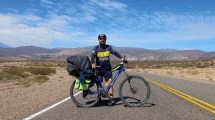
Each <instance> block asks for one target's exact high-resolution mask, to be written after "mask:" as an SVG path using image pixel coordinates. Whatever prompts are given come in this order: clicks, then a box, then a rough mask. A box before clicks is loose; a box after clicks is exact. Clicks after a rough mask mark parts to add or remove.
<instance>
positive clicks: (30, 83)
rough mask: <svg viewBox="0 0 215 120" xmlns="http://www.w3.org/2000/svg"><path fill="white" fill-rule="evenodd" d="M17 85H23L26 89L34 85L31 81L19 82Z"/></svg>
mask: <svg viewBox="0 0 215 120" xmlns="http://www.w3.org/2000/svg"><path fill="white" fill-rule="evenodd" d="M16 84H17V85H23V86H24V87H30V86H31V85H32V81H31V80H30V79H25V80H18V81H17V83H16Z"/></svg>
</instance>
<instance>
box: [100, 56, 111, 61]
mask: <svg viewBox="0 0 215 120" xmlns="http://www.w3.org/2000/svg"><path fill="white" fill-rule="evenodd" d="M107 60H109V58H108V57H100V58H99V61H107Z"/></svg>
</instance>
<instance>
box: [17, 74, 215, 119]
mask: <svg viewBox="0 0 215 120" xmlns="http://www.w3.org/2000/svg"><path fill="white" fill-rule="evenodd" d="M130 74H137V75H140V76H143V77H145V78H146V79H148V80H153V81H155V82H158V83H161V84H164V85H166V86H169V87H171V88H173V89H176V90H178V91H180V92H183V93H186V94H188V95H190V96H192V97H195V98H197V99H199V100H201V101H204V102H205V103H209V104H210V105H212V107H214V105H215V84H209V83H202V82H195V81H192V80H180V79H175V78H169V77H162V76H155V75H150V74H142V73H141V74H140V73H130ZM122 79H123V78H122V77H119V78H118V80H117V83H116V84H115V85H114V88H115V94H114V95H115V97H116V101H117V103H116V105H114V106H108V105H107V100H105V99H104V100H103V101H102V102H100V103H99V104H98V105H96V106H95V107H91V108H79V107H76V106H75V104H74V103H73V102H72V101H71V100H70V99H68V100H65V102H62V103H61V104H59V105H56V106H55V107H53V108H51V109H49V110H47V111H46V112H43V113H41V114H39V115H37V116H35V117H33V118H32V120H76V119H78V120H97V119H105V120H109V119H111V120H122V119H123V120H130V119H134V120H173V119H177V120H215V113H212V112H210V111H209V110H207V109H205V108H203V107H200V106H198V105H196V104H195V103H193V102H190V101H189V100H187V99H185V98H183V97H180V96H179V95H177V94H175V93H171V92H170V91H167V90H166V89H163V88H161V87H159V86H158V85H155V84H152V83H150V86H151V96H150V99H149V101H148V102H147V103H146V104H145V105H144V106H143V107H138V108H130V107H125V106H123V103H122V102H121V100H120V99H119V97H118V85H119V83H120V82H121V80H122ZM68 97H69V96H65V98H68ZM59 101H60V100H59ZM56 102H58V101H56ZM53 104H54V103H50V104H49V105H46V106H44V107H42V108H39V109H37V110H36V111H32V112H29V113H26V114H25V115H23V116H22V117H19V118H15V119H24V118H29V116H31V115H33V114H35V113H37V112H39V111H41V110H44V109H45V108H47V107H49V106H51V105H53ZM206 108H209V107H206ZM210 110H212V111H214V112H215V108H210Z"/></svg>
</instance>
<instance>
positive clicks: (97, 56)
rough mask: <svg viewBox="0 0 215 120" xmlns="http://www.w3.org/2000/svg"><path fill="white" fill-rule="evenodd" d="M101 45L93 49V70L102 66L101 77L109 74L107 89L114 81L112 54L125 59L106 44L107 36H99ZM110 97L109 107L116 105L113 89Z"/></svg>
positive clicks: (107, 76)
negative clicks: (111, 62)
mask: <svg viewBox="0 0 215 120" xmlns="http://www.w3.org/2000/svg"><path fill="white" fill-rule="evenodd" d="M98 40H99V45H96V46H95V47H94V48H93V53H92V58H91V62H92V68H93V69H94V68H96V66H100V69H101V76H103V75H105V74H108V73H109V74H108V75H106V76H105V81H106V87H107V86H108V85H109V84H110V83H111V81H112V73H111V64H110V53H111V54H114V55H115V56H117V57H118V58H120V59H122V60H123V57H122V56H121V55H120V54H119V53H118V52H116V51H115V50H114V49H113V48H112V47H111V46H110V45H107V44H106V40H107V37H106V35H105V34H100V35H99V36H98ZM109 95H110V103H109V105H113V104H115V101H114V99H113V87H112V88H110V90H109Z"/></svg>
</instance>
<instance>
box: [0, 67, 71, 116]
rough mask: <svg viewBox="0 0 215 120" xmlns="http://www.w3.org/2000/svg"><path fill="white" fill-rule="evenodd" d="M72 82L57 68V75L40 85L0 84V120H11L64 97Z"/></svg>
mask: <svg viewBox="0 0 215 120" xmlns="http://www.w3.org/2000/svg"><path fill="white" fill-rule="evenodd" d="M72 81H73V78H72V77H71V76H69V75H68V73H67V71H66V70H65V68H58V69H57V73H56V74H54V75H52V76H49V80H48V81H47V82H45V83H43V84H41V85H39V84H37V83H35V84H33V85H32V86H30V87H23V86H20V85H15V83H0V96H1V97H0V108H1V109H0V120H6V119H12V118H14V117H17V116H20V115H21V114H24V113H25V112H28V111H31V110H34V109H36V108H38V107H40V106H42V105H45V104H47V103H49V102H52V101H55V100H57V99H60V98H63V97H65V96H66V95H68V94H69V88H70V85H71V83H72Z"/></svg>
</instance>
